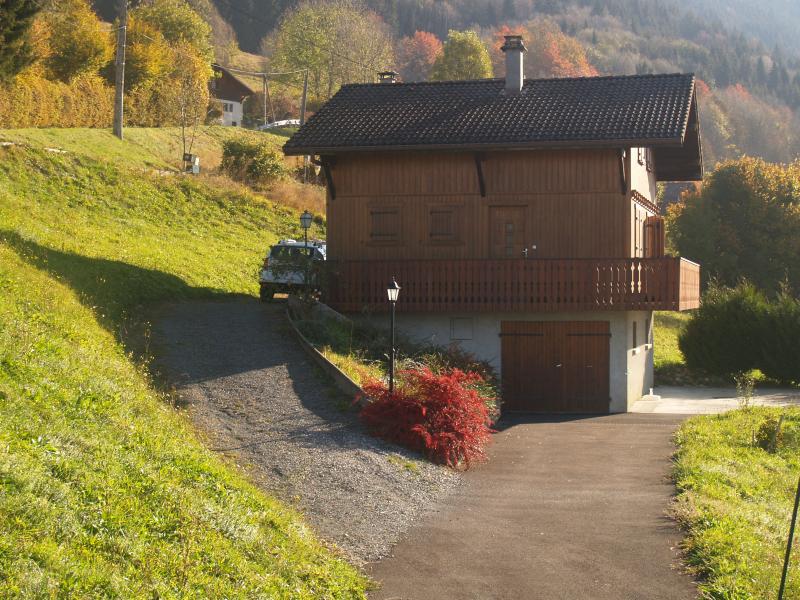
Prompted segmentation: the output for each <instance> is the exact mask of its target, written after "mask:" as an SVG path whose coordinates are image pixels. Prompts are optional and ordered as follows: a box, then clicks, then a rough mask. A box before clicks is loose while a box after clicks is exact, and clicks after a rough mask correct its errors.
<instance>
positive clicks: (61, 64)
mask: <svg viewBox="0 0 800 600" xmlns="http://www.w3.org/2000/svg"><path fill="white" fill-rule="evenodd" d="M38 20H40V21H41V24H42V26H43V31H41V32H40V35H43V36H44V39H45V40H46V44H47V55H46V56H40V58H42V59H43V62H44V64H45V67H46V68H47V70H48V72H49V73H48V74H49V76H50V77H51V78H53V79H58V80H59V81H64V82H69V81H71V80H72V79H74V78H75V77H77V76H78V75H82V74H86V73H97V72H98V71H99V70H100V69H101V68H102V67H103V66H105V65H106V64H107V63H108V62H109V60H111V56H112V54H113V45H112V40H111V35H110V34H109V33H108V32H107V31H106V30H105V29H104V28H103V25H102V23H101V22H100V19H98V18H97V15H95V13H94V11H93V10H92V7H91V6H90V5H89V2H88V1H87V0H59V2H58V4H52V5H48V6H47V7H46V8H45V9H44V10H43V11H42V13H41V14H40V16H39V17H38Z"/></svg>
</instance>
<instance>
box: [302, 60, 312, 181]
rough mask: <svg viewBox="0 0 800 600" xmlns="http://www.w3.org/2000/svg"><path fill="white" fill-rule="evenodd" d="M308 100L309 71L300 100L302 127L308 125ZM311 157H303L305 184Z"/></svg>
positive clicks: (306, 74) (304, 80) (304, 79)
mask: <svg viewBox="0 0 800 600" xmlns="http://www.w3.org/2000/svg"><path fill="white" fill-rule="evenodd" d="M307 98H308V69H306V72H305V76H304V77H303V98H302V100H300V127H302V126H303V125H305V124H306V99H307ZM310 161H311V157H310V156H304V157H303V183H308V163H309V162H310Z"/></svg>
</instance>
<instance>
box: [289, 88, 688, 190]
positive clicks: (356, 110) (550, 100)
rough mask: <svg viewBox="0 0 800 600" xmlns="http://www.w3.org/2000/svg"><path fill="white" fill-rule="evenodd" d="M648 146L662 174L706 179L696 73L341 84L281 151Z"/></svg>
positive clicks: (663, 176) (661, 176)
mask: <svg viewBox="0 0 800 600" xmlns="http://www.w3.org/2000/svg"><path fill="white" fill-rule="evenodd" d="M553 146H561V147H586V146H593V147H611V148H624V147H628V146H650V147H653V148H654V151H655V154H656V157H655V158H656V160H655V163H656V169H657V176H658V178H659V179H660V180H691V179H700V178H701V177H702V152H701V147H700V137H699V129H698V126H697V101H696V98H695V85H694V75H691V74H672V75H630V76H614V77H582V78H566V79H526V80H525V83H524V85H523V88H522V91H521V92H520V93H518V94H507V93H506V92H505V82H504V80H502V79H481V80H473V81H444V82H425V83H395V84H388V83H379V84H348V85H344V86H342V88H341V89H340V90H339V92H338V93H336V95H334V96H333V98H331V99H330V100H329V101H328V102H327V103H326V104H325V105H324V106H323V107H322V108H321V109H320V110H319V111H318V112H317V113H316V114H315V115H313V116H312V117H311V118H310V119H309V120H308V121H307V122H306V124H305V125H303V127H301V128H300V130H299V131H298V132H297V133H295V134H294V135H293V136H292V138H291V139H289V141H288V142H286V144H285V145H284V151H285V152H286V153H287V154H320V155H330V154H339V153H343V152H353V151H369V152H373V151H398V150H476V151H477V150H493V149H494V150H501V149H513V148H544V147H553Z"/></svg>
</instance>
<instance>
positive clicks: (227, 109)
mask: <svg viewBox="0 0 800 600" xmlns="http://www.w3.org/2000/svg"><path fill="white" fill-rule="evenodd" d="M220 102H221V103H222V124H223V125H225V126H226V127H241V126H242V117H243V116H244V111H243V106H242V103H241V102H233V101H231V100H220Z"/></svg>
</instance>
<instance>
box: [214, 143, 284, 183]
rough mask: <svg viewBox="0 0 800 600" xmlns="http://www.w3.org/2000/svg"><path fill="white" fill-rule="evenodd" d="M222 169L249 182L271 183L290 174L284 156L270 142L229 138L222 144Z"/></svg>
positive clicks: (235, 177)
mask: <svg viewBox="0 0 800 600" xmlns="http://www.w3.org/2000/svg"><path fill="white" fill-rule="evenodd" d="M222 169H223V170H224V171H225V172H226V173H227V174H228V175H229V176H230V177H232V178H234V179H238V180H240V181H247V182H248V183H262V184H266V183H271V182H273V181H277V180H279V179H284V178H286V177H287V176H288V174H289V170H288V169H287V168H286V165H285V164H284V162H283V156H282V155H281V153H280V152H278V151H277V150H275V149H274V148H273V147H272V146H271V145H270V144H267V143H258V142H249V141H245V140H228V141H226V142H224V143H223V144H222Z"/></svg>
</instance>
